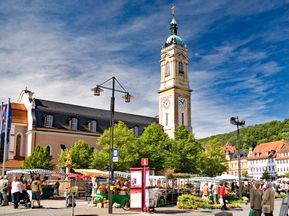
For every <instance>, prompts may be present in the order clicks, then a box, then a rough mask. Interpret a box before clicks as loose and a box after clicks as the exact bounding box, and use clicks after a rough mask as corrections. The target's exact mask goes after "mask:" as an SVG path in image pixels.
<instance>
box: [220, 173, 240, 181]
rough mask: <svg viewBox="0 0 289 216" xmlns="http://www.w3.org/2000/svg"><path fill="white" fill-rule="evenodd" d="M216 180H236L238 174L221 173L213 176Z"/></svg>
mask: <svg viewBox="0 0 289 216" xmlns="http://www.w3.org/2000/svg"><path fill="white" fill-rule="evenodd" d="M215 178H216V179H217V180H238V179H239V177H238V176H234V175H229V174H222V175H220V176H217V177H215Z"/></svg>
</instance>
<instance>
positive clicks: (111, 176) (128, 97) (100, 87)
mask: <svg viewBox="0 0 289 216" xmlns="http://www.w3.org/2000/svg"><path fill="white" fill-rule="evenodd" d="M109 81H112V88H110V87H107V86H104V85H105V84H106V83H107V82H109ZM116 82H117V83H118V85H119V86H120V88H121V89H115V83H116ZM103 89H107V90H111V91H112V95H111V99H110V128H111V131H110V137H111V149H110V162H109V190H108V202H109V203H108V213H109V214H112V190H111V186H112V185H113V180H114V164H113V150H114V149H113V146H114V104H115V97H114V93H115V92H120V93H123V94H124V96H123V98H124V100H125V102H126V103H129V102H130V100H131V99H132V98H133V96H131V95H130V94H129V93H128V91H126V90H125V89H124V87H123V86H122V85H121V84H120V83H119V81H118V80H117V79H116V78H115V77H112V78H110V79H108V80H106V81H105V82H103V83H102V84H100V85H96V87H94V88H93V89H91V90H92V91H93V93H94V96H100V93H101V92H102V91H103Z"/></svg>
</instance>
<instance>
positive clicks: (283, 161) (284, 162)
mask: <svg viewBox="0 0 289 216" xmlns="http://www.w3.org/2000/svg"><path fill="white" fill-rule="evenodd" d="M275 161H276V169H277V176H278V177H284V176H285V174H286V173H289V145H284V146H283V147H282V148H281V149H280V150H279V151H278V152H277V153H276V159H275Z"/></svg>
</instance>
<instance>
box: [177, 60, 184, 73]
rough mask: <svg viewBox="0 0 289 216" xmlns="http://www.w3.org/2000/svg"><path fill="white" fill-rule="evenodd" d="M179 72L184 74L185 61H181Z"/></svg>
mask: <svg viewBox="0 0 289 216" xmlns="http://www.w3.org/2000/svg"><path fill="white" fill-rule="evenodd" d="M178 69H179V73H180V74H183V73H184V65H183V62H179V68H178Z"/></svg>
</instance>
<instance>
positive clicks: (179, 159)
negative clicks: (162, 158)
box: [169, 125, 202, 174]
mask: <svg viewBox="0 0 289 216" xmlns="http://www.w3.org/2000/svg"><path fill="white" fill-rule="evenodd" d="M201 150H202V146H201V143H200V142H197V141H196V139H195V138H194V135H193V134H192V132H190V131H188V130H187V129H186V127H185V126H184V125H181V126H180V127H178V129H177V130H176V132H175V140H174V142H173V145H171V149H170V161H169V163H170V166H171V167H172V168H174V170H175V172H181V173H195V174H196V173H198V167H199V163H200V161H199V160H200V153H201Z"/></svg>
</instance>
